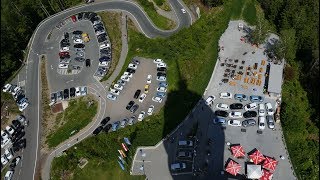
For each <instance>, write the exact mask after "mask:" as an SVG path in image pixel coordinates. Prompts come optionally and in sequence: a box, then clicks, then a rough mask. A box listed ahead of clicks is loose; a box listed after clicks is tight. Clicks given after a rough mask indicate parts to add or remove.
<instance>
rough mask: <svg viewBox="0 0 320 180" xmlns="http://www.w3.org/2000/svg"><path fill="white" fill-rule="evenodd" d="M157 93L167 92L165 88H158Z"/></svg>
mask: <svg viewBox="0 0 320 180" xmlns="http://www.w3.org/2000/svg"><path fill="white" fill-rule="evenodd" d="M157 91H158V92H167V88H165V87H158V88H157Z"/></svg>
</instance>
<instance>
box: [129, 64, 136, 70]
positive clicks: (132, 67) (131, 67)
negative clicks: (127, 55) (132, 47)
mask: <svg viewBox="0 0 320 180" xmlns="http://www.w3.org/2000/svg"><path fill="white" fill-rule="evenodd" d="M128 68H130V69H134V70H136V69H137V68H138V66H137V65H136V64H132V63H130V64H129V65H128Z"/></svg>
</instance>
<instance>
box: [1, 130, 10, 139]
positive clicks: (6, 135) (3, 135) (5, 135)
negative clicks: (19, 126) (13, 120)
mask: <svg viewBox="0 0 320 180" xmlns="http://www.w3.org/2000/svg"><path fill="white" fill-rule="evenodd" d="M1 138H2V139H8V138H9V135H8V134H7V133H6V132H4V131H2V130H1Z"/></svg>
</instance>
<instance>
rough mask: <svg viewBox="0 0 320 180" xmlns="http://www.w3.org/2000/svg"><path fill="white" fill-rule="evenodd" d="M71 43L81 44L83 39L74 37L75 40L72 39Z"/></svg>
mask: <svg viewBox="0 0 320 180" xmlns="http://www.w3.org/2000/svg"><path fill="white" fill-rule="evenodd" d="M73 43H75V44H81V43H83V41H82V39H75V40H73Z"/></svg>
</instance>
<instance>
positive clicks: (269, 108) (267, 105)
mask: <svg viewBox="0 0 320 180" xmlns="http://www.w3.org/2000/svg"><path fill="white" fill-rule="evenodd" d="M266 109H267V113H268V115H270V116H272V115H273V114H274V110H273V108H272V105H271V103H266Z"/></svg>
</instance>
